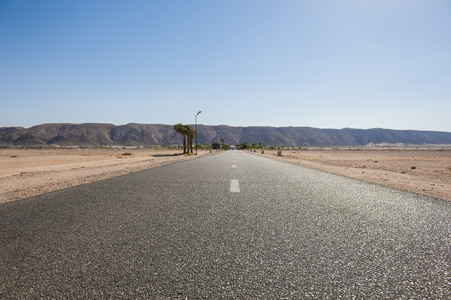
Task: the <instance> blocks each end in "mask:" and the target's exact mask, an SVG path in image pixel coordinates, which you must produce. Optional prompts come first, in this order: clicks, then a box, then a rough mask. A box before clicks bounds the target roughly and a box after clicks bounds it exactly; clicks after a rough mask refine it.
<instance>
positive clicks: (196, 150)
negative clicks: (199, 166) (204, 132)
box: [194, 111, 202, 155]
mask: <svg viewBox="0 0 451 300" xmlns="http://www.w3.org/2000/svg"><path fill="white" fill-rule="evenodd" d="M201 113H202V111H199V112H198V113H197V115H196V117H195V118H194V119H195V121H196V122H195V124H196V125H195V126H196V129H195V130H196V155H197V116H198V115H200V114H201Z"/></svg>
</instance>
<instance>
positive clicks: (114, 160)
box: [0, 148, 210, 203]
mask: <svg viewBox="0 0 451 300" xmlns="http://www.w3.org/2000/svg"><path fill="white" fill-rule="evenodd" d="M180 153H181V150H165V149H91V148H87V149H81V148H74V149H13V148H7V149H1V150H0V203H4V202H8V201H13V200H18V199H22V198H26V197H30V196H35V195H39V194H43V193H47V192H51V191H55V190H59V189H63V188H67V187H72V186H76V185H79V184H84V183H89V182H93V181H97V180H102V179H106V178H110V177H115V176H119V175H123V174H128V173H131V172H137V171H141V170H145V169H149V168H154V167H158V166H162V165H166V164H170V163H174V162H178V161H183V160H189V159H193V158H195V157H196V156H193V155H190V156H187V155H178V154H180ZM208 154H210V151H202V150H199V151H198V156H204V155H208Z"/></svg>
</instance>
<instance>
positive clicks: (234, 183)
mask: <svg viewBox="0 0 451 300" xmlns="http://www.w3.org/2000/svg"><path fill="white" fill-rule="evenodd" d="M230 192H231V193H239V192H240V184H239V183H238V179H232V180H231V181H230Z"/></svg>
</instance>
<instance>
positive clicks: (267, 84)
mask: <svg viewBox="0 0 451 300" xmlns="http://www.w3.org/2000/svg"><path fill="white" fill-rule="evenodd" d="M0 106H1V107H0V127H5V126H23V127H30V126H33V125H37V124H41V123H86V122H97V123H113V124H116V125H121V124H126V123H160V124H175V123H179V122H181V123H187V124H189V123H194V116H195V114H196V113H197V112H198V111H199V110H202V111H203V113H202V114H201V115H199V117H198V123H199V124H207V125H219V124H225V125H232V126H276V127H281V126H311V127H319V128H346V127H351V128H376V127H381V128H391V129H417V130H438V131H451V117H450V116H451V1H448V0H442V1H436V0H429V1H423V0H421V1H420V0H358V1H357V0H355V1H352V0H329V1H327V0H324V1H323V0H319V1H310V0H308V1H307V0H306V1H302V0H277V1H275V0H274V1H265V0H227V1H225V0H224V1H211V0H205V1H197V0H190V1H186V0H178V1H177V0H170V1H167V0H155V1H150V0H149V1H147V0H146V1H122V0H121V1H114V0H113V1H112V0H108V1H95V0H89V1H84V0H77V1H61V0H43V1H35V0H29V1H23V0H0Z"/></svg>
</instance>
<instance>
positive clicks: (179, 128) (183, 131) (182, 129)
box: [173, 123, 188, 154]
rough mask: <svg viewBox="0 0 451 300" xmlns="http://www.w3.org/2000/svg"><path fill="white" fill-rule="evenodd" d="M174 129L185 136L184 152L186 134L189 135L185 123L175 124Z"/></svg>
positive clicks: (184, 149)
mask: <svg viewBox="0 0 451 300" xmlns="http://www.w3.org/2000/svg"><path fill="white" fill-rule="evenodd" d="M173 129H174V130H175V131H177V132H178V133H180V134H181V135H182V136H183V154H185V153H186V136H187V135H188V132H187V129H186V127H185V125H183V124H182V123H178V124H175V125H174V127H173Z"/></svg>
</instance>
